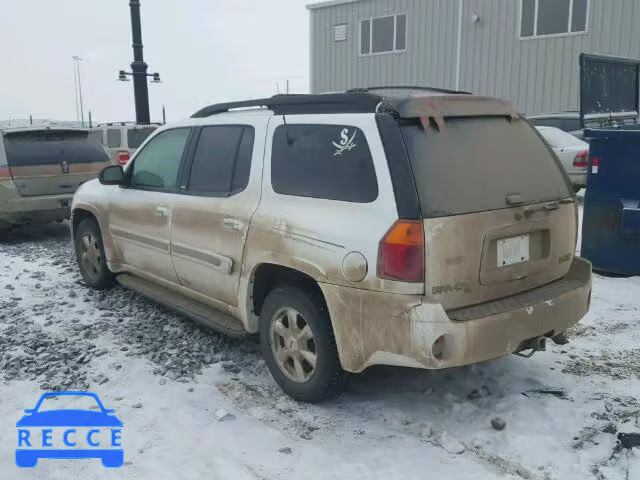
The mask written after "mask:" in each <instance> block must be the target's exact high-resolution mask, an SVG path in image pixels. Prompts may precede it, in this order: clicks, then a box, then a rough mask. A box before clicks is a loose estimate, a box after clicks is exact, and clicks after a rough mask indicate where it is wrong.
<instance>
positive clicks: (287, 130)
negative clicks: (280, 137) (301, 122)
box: [282, 113, 293, 145]
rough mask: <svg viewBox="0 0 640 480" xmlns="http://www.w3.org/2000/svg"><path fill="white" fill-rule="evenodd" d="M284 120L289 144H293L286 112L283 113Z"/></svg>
mask: <svg viewBox="0 0 640 480" xmlns="http://www.w3.org/2000/svg"><path fill="white" fill-rule="evenodd" d="M282 121H283V122H284V134H285V136H286V137H287V145H293V140H292V139H291V137H290V136H289V125H287V117H286V115H285V114H284V113H283V114H282Z"/></svg>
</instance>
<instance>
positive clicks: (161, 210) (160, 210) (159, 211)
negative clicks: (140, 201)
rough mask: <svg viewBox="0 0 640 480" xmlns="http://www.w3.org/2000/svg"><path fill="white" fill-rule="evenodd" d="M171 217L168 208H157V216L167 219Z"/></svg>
mask: <svg viewBox="0 0 640 480" xmlns="http://www.w3.org/2000/svg"><path fill="white" fill-rule="evenodd" d="M167 215H169V209H168V208H167V207H156V216H158V217H166V216H167Z"/></svg>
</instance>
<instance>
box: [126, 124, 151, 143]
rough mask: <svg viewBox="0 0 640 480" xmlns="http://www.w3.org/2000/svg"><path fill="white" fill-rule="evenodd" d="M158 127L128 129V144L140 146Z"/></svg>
mask: <svg viewBox="0 0 640 480" xmlns="http://www.w3.org/2000/svg"><path fill="white" fill-rule="evenodd" d="M156 128H158V127H144V128H130V129H128V130H127V146H128V147H129V148H138V147H139V146H140V145H142V142H144V141H145V140H146V139H147V137H148V136H149V135H151V133H152V132H153V131H154V130H155V129H156Z"/></svg>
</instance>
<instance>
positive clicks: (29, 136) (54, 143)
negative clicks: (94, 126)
mask: <svg viewBox="0 0 640 480" xmlns="http://www.w3.org/2000/svg"><path fill="white" fill-rule="evenodd" d="M4 146H5V151H6V154H7V162H8V164H9V166H15V167H18V166H19V167H26V166H36V165H52V164H61V163H62V162H67V163H68V164H74V163H98V162H106V161H108V160H109V157H108V156H107V154H106V152H105V151H104V149H103V148H102V146H101V145H99V144H98V143H97V142H96V141H95V140H93V139H91V138H90V137H89V132H88V131H86V130H25V131H20V132H5V134H4Z"/></svg>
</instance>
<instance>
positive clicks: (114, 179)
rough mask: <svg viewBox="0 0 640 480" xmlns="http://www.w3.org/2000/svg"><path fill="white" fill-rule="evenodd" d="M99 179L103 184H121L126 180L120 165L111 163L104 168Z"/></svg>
mask: <svg viewBox="0 0 640 480" xmlns="http://www.w3.org/2000/svg"><path fill="white" fill-rule="evenodd" d="M98 180H100V183H101V184H102V185H120V184H121V183H122V180H124V170H123V169H122V167H121V166H120V165H109V166H108V167H105V168H103V169H102V171H101V172H100V175H98Z"/></svg>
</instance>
